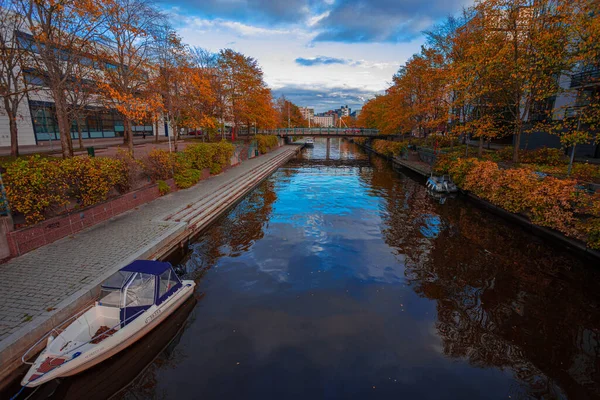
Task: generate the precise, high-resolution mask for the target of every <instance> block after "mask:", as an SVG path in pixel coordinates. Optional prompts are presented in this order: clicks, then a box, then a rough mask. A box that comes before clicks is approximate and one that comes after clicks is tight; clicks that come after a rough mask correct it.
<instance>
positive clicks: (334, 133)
mask: <svg viewBox="0 0 600 400" xmlns="http://www.w3.org/2000/svg"><path fill="white" fill-rule="evenodd" d="M265 133H266V134H270V135H277V136H281V137H286V136H314V137H357V136H364V137H374V136H377V135H378V134H379V130H377V129H363V128H287V129H272V130H269V131H266V132H265Z"/></svg>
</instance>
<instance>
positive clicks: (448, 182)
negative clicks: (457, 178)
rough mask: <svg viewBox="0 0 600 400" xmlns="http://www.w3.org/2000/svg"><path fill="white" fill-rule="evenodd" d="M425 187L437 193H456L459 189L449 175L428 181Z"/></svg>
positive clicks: (431, 178) (431, 177) (430, 178)
mask: <svg viewBox="0 0 600 400" xmlns="http://www.w3.org/2000/svg"><path fill="white" fill-rule="evenodd" d="M425 186H426V187H427V188H428V189H430V190H431V191H433V192H435V193H456V192H458V188H457V187H456V185H455V184H454V182H452V179H451V178H450V176H448V175H443V176H433V175H431V176H430V177H429V179H427V183H426V184H425Z"/></svg>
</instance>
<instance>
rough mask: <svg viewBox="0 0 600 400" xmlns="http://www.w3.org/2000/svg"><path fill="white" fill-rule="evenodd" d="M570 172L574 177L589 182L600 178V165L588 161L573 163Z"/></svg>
mask: <svg viewBox="0 0 600 400" xmlns="http://www.w3.org/2000/svg"><path fill="white" fill-rule="evenodd" d="M571 174H572V175H573V178H575V179H578V180H580V181H586V182H590V181H593V180H595V179H598V178H600V166H598V165H594V164H588V163H574V164H573V169H572V170H571Z"/></svg>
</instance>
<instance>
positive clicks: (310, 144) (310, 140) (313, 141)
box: [304, 137, 315, 147]
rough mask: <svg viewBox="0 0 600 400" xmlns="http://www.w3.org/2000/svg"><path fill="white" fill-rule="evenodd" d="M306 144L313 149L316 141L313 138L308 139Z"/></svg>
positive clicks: (305, 141)
mask: <svg viewBox="0 0 600 400" xmlns="http://www.w3.org/2000/svg"><path fill="white" fill-rule="evenodd" d="M304 144H306V147H313V146H314V145H315V139H314V138H312V137H307V138H306V139H305V140H304Z"/></svg>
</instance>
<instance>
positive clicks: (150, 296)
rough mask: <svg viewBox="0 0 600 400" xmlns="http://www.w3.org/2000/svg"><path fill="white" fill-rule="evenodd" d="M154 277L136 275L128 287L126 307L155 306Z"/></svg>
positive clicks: (141, 274)
mask: <svg viewBox="0 0 600 400" xmlns="http://www.w3.org/2000/svg"><path fill="white" fill-rule="evenodd" d="M154 280H155V279H154V275H150V274H143V273H141V272H138V273H136V275H135V277H134V278H133V280H132V281H131V283H130V284H129V286H128V287H127V294H126V297H125V307H142V306H150V305H152V304H154Z"/></svg>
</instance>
